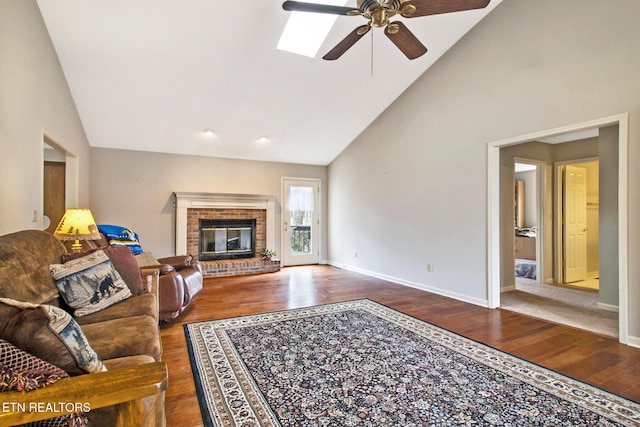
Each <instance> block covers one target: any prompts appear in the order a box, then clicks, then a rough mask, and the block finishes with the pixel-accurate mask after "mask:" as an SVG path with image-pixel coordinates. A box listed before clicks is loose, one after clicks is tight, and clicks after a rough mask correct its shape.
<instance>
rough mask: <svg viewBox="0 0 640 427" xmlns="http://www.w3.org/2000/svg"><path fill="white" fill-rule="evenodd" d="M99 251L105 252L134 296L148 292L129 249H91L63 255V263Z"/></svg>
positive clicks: (114, 247) (110, 247)
mask: <svg viewBox="0 0 640 427" xmlns="http://www.w3.org/2000/svg"><path fill="white" fill-rule="evenodd" d="M97 250H102V251H104V253H105V254H106V255H107V257H108V258H109V260H110V261H111V263H112V264H113V267H114V268H115V269H116V270H117V271H118V274H120V277H122V280H124V283H125V284H126V285H127V287H128V288H129V290H130V291H131V294H132V295H141V294H143V293H146V292H147V282H146V280H145V279H144V278H143V277H142V272H141V271H140V267H139V266H138V263H137V262H136V259H135V257H134V255H133V253H131V251H130V250H129V249H127V248H122V247H116V246H113V247H112V246H107V247H106V248H102V249H100V248H98V249H90V250H88V251H85V252H80V253H77V252H69V253H66V254H64V255H62V263H63V264H64V263H66V262H69V261H71V260H74V259H78V258H82V257H84V256H87V255H89V254H91V253H93V252H95V251H97Z"/></svg>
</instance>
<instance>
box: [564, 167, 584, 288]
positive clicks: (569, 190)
mask: <svg viewBox="0 0 640 427" xmlns="http://www.w3.org/2000/svg"><path fill="white" fill-rule="evenodd" d="M563 193H564V195H563V198H562V203H563V216H564V227H563V245H562V246H563V248H564V256H563V258H564V259H563V265H564V282H565V283H570V282H577V281H579V280H585V279H586V278H587V171H586V169H585V168H581V167H577V166H566V167H565V172H564V191H563Z"/></svg>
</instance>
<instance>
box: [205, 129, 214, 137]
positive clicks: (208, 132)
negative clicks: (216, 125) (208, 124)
mask: <svg viewBox="0 0 640 427" xmlns="http://www.w3.org/2000/svg"><path fill="white" fill-rule="evenodd" d="M202 135H204V136H206V137H207V138H213V137H214V136H216V133H215V132H214V130H213V129H205V130H203V131H202Z"/></svg>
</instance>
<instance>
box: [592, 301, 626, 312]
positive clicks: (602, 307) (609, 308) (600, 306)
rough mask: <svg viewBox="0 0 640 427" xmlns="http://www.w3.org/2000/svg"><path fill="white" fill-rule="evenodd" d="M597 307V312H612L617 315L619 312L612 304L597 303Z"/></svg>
mask: <svg viewBox="0 0 640 427" xmlns="http://www.w3.org/2000/svg"><path fill="white" fill-rule="evenodd" d="M597 307H598V310H604V311H612V312H614V313H618V312H619V311H620V309H619V308H618V306H617V305H613V304H604V303H601V302H599V303H598V305H597Z"/></svg>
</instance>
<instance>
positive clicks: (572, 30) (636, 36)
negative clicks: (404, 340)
mask: <svg viewBox="0 0 640 427" xmlns="http://www.w3.org/2000/svg"><path fill="white" fill-rule="evenodd" d="M637 16H640V2H638V1H636V0H619V1H616V2H615V7H612V6H611V4H610V3H609V2H602V1H598V0H564V1H560V2H559V1H556V0H520V1H506V2H503V3H502V4H501V5H499V6H498V7H497V8H496V9H495V10H494V11H493V12H492V13H491V14H490V15H489V16H488V17H487V18H486V19H485V20H483V21H482V22H480V23H479V24H478V25H477V26H476V27H475V28H474V29H473V30H471V32H470V33H469V34H468V35H467V36H466V37H465V38H463V39H462V40H461V41H460V42H459V43H458V44H457V45H456V46H454V48H453V49H452V50H451V51H450V52H448V53H447V54H446V55H445V56H443V58H441V60H440V61H438V63H436V64H435V65H434V67H432V68H431V69H430V70H429V71H427V72H426V73H425V75H423V76H422V77H421V78H420V79H418V80H417V81H416V83H415V84H414V85H413V86H412V87H411V88H409V90H407V91H406V92H405V93H404V94H403V95H402V96H401V97H400V98H399V99H398V100H397V101H396V102H395V103H394V104H392V105H391V106H390V107H389V108H388V109H387V111H385V112H384V113H383V114H382V115H381V117H379V118H378V119H377V120H376V121H375V122H374V123H373V124H372V125H371V126H370V127H369V128H368V129H367V130H365V131H364V132H363V133H362V134H361V135H360V136H359V137H358V138H357V139H356V140H355V141H354V142H353V143H352V144H351V145H350V146H349V147H348V148H347V149H345V150H344V152H343V153H342V154H341V155H340V156H339V157H338V158H337V159H336V160H335V161H334V162H332V163H331V165H330V166H329V205H330V210H329V224H330V227H331V228H330V230H329V231H330V234H329V242H330V247H329V258H330V260H331V262H332V263H335V264H337V265H346V266H349V267H351V268H354V269H358V270H361V271H366V272H371V273H374V274H377V275H382V276H388V277H391V278H394V279H396V280H397V281H400V282H405V283H410V284H414V285H416V286H420V287H423V288H425V289H432V290H435V291H437V292H440V293H442V294H445V295H452V296H461V299H465V300H468V301H472V302H478V303H485V304H486V301H487V278H486V275H487V256H488V255H487V249H486V247H487V226H486V224H487V218H486V212H487V206H486V201H487V179H486V177H487V170H486V165H487V154H486V153H487V145H488V144H489V143H491V142H494V141H499V140H503V139H506V138H512V137H517V136H520V135H526V134H530V133H532V132H537V131H544V130H547V129H552V128H556V127H560V126H565V125H570V124H573V123H579V122H585V121H589V120H594V119H598V118H603V117H609V116H612V115H615V114H620V113H624V112H628V113H629V117H630V121H629V126H630V130H629V181H630V183H629V187H630V188H631V189H633V188H634V187H635V186H637V185H639V184H640V167H639V166H638V164H640V133H639V131H638V129H639V128H640V96H638V94H639V93H640V78H639V74H638V73H637V70H638V69H639V67H640V55H638V52H640V26H638V25H637V22H636V21H637ZM363 177H366V179H363ZM629 211H630V212H629V217H630V218H636V217H637V216H638V213H640V212H639V211H640V193H638V192H637V191H630V194H629ZM601 231H602V228H601ZM354 250H357V251H358V256H357V257H354V256H353V253H354ZM629 252H630V259H638V258H639V257H640V223H638V221H630V224H629ZM427 263H431V264H433V272H431V273H429V272H427V268H426V264H427ZM629 286H630V290H629V301H630V304H631V306H632V307H631V309H630V310H629V313H630V331H629V332H630V335H631V336H636V337H638V336H640V310H637V301H640V264H639V263H635V264H634V263H633V262H632V263H630V268H629Z"/></svg>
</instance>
